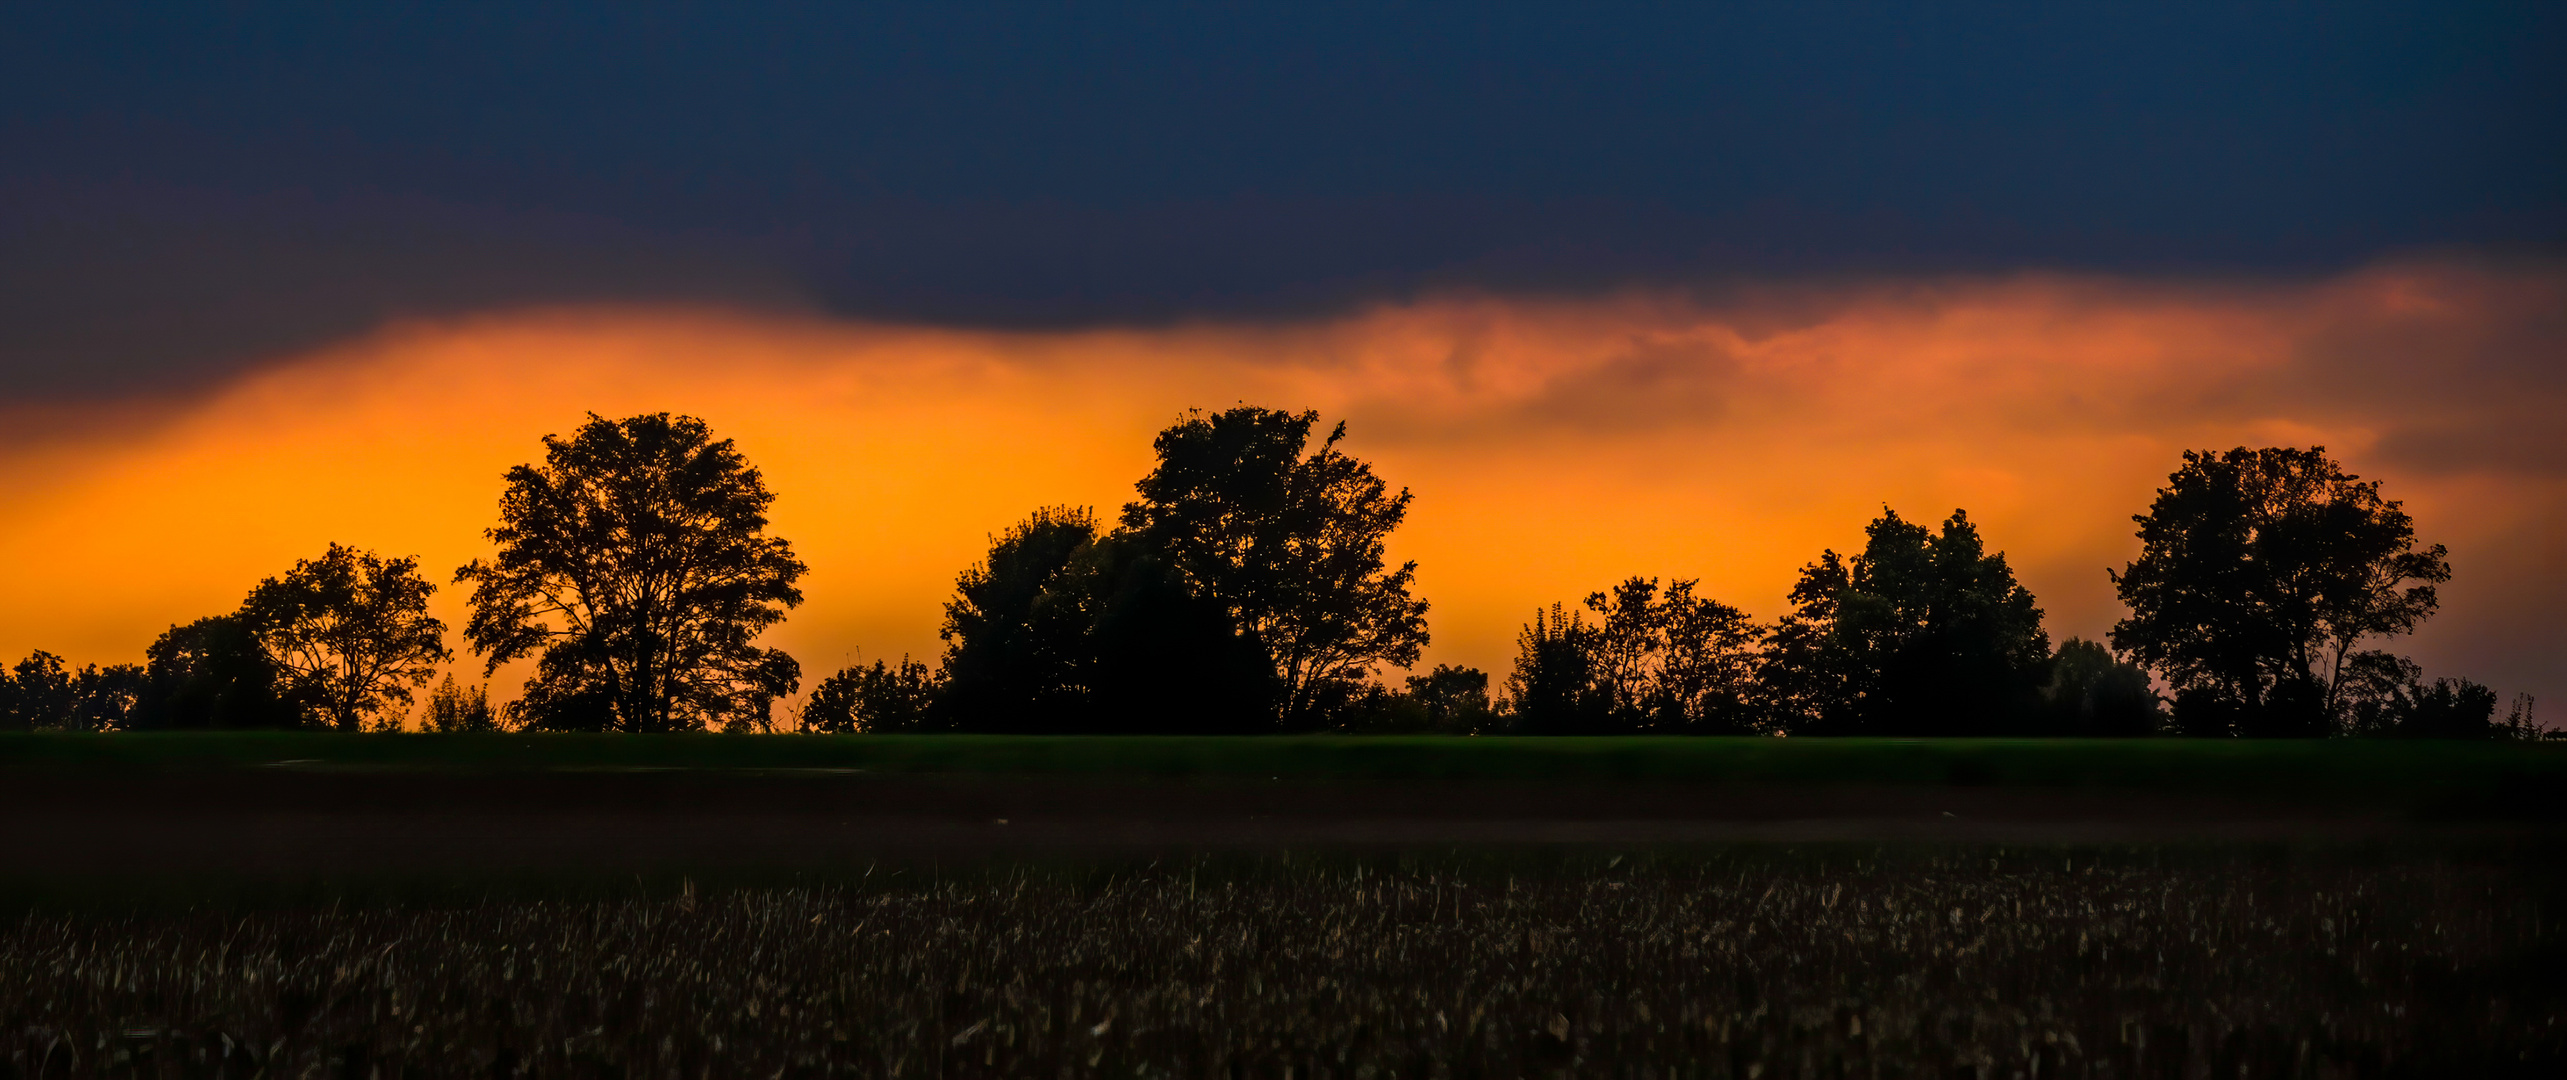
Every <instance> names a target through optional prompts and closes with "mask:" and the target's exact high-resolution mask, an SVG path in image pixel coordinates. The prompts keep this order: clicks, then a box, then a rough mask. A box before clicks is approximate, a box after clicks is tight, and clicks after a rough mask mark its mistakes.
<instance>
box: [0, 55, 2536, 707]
mask: <svg viewBox="0 0 2567 1080" xmlns="http://www.w3.org/2000/svg"><path fill="white" fill-rule="evenodd" d="M2560 55H2567V8H2562V7H2560V6H2558V5H2554V4H2449V5H2407V6H2395V7H2392V6H2376V5H2360V4H2343V5H2326V6H2322V7H2321V6H2312V5H2254V4H2248V5H2219V6H2192V5H2182V4H2161V5H2128V6H2106V5H1967V4H1934V5H1922V4H1920V5H1902V4H1862V5H1830V4H1789V5H1780V4H1777V5H1753V4H1742V5H1700V4H1685V5H1664V6H1661V5H1399V4H1366V5H1346V6H1324V5H1309V4H1297V5H1289V6H1270V5H1170V6H1154V5H1141V4H1118V5H1040V4H1013V5H986V6H983V5H969V4H939V5H926V6H900V5H868V6H861V7H860V6H854V5H831V6H788V5H772V6H760V7H756V8H743V7H737V6H733V7H711V6H704V7H697V6H681V5H577V4H570V5H552V6H547V7H544V8H542V9H540V10H529V9H525V8H515V7H501V6H474V7H423V8H418V9H411V10H404V11H389V10H382V9H377V8H370V7H359V8H347V7H336V8H322V7H294V6H267V5H246V6H227V7H222V8H211V7H208V8H161V7H121V6H116V5H95V6H80V7H77V8H73V7H60V8H50V9H46V8H37V7H34V6H18V7H12V8H10V9H8V10H7V11H6V12H5V13H0V146H7V147H10V148H11V150H10V152H8V153H6V154H0V565H5V566H9V567H12V569H11V570H10V571H8V572H7V573H6V574H5V575H0V654H6V655H8V656H12V657H14V656H18V655H23V654H24V653H25V652H26V651H27V650H29V649H33V648H45V649H49V650H52V651H55V652H57V653H61V654H63V655H65V656H68V657H70V658H72V659H73V660H74V661H76V662H115V661H119V660H132V659H134V658H136V657H138V656H139V654H140V651H141V649H142V646H143V645H144V644H146V643H148V642H149V640H150V639H151V638H152V637H153V636H154V635H156V634H157V633H158V632H159V631H160V630H162V629H164V628H165V627H167V626H168V625H169V624H170V623H173V622H180V621H186V620H189V619H192V618H195V617H198V616H201V615H204V614H210V613H213V612H215V611H219V610H223V609H226V608H228V607H230V606H231V605H233V604H235V603H237V601H238V599H239V596H240V595H241V594H242V593H244V592H245V591H246V590H247V588H248V587H249V586H250V585H251V584H253V583H255V581H256V580H257V579H258V578H259V577H261V576H265V575H269V574H274V573H278V572H281V571H282V570H283V569H285V568H286V567H288V566H290V565H291V563H292V561H293V559H295V558H298V557H308V556H310V555H313V554H317V553H318V552H319V550H320V549H321V548H322V547H324V546H326V544H328V543H329V542H332V541H340V542H347V543H353V544H358V545H361V546H366V547H371V548H376V549H378V550H382V551H385V552H387V553H394V554H417V555H420V556H422V558H423V559H424V560H425V561H426V563H427V564H428V565H429V567H430V568H431V570H432V571H434V572H435V573H436V574H437V576H439V577H440V578H442V577H443V575H444V574H445V573H447V572H450V571H451V568H452V567H453V566H455V565H458V564H460V563H461V562H463V561H465V560H467V559H469V558H471V557H473V556H474V555H476V554H479V553H481V552H482V551H484V550H486V544H485V542H484V541H483V540H482V539H481V537H480V530H481V529H483V528H486V527H488V525H489V524H490V523H491V522H492V519H493V518H494V516H495V506H496V499H497V495H498V490H499V479H498V478H499V474H500V472H501V471H502V470H504V469H505V468H506V467H507V466H509V465H512V464H516V463H519V462H523V461H528V460H533V459H534V458H535V457H537V456H538V455H539V454H540V451H541V447H540V443H539V439H540V437H541V436H543V435H545V434H547V433H566V432H568V431H569V430H571V429H572V428H573V427H575V426H576V424H577V423H578V422H579V420H580V418H581V417H582V416H583V415H584V414H585V413H586V412H589V411H597V412H600V413H604V414H607V415H620V414H629V413H631V412H636V411H643V410H652V411H656V410H663V409H665V410H671V411H677V412H684V413H690V414H694V415H699V416H702V417H704V418H706V419H707V420H709V421H711V422H712V423H713V425H714V427H715V429H716V431H717V433H720V434H724V435H729V436H732V437H735V438H737V439H738V440H739V442H740V445H741V447H742V449H743V450H744V451H746V452H747V453H748V455H749V456H750V458H751V459H752V461H753V462H755V463H756V464H758V465H760V466H761V467H762V468H763V469H765V471H766V473H767V474H768V477H769V479H770V482H771V483H772V485H773V486H774V488H775V490H776V491H777V492H778V501H777V504H776V511H775V521H776V531H777V532H778V533H779V534H781V535H784V536H785V537H787V538H788V539H790V540H792V541H793V542H794V544H795V545H796V547H797V549H798V550H800V551H802V552H803V553H804V555H805V557H806V558H807V560H808V561H809V562H810V563H811V565H812V568H813V573H812V576H811V578H810V579H809V580H808V582H807V583H806V585H807V587H806V593H807V594H808V596H809V597H810V601H809V603H807V604H806V605H805V606H804V607H803V608H802V609H800V610H798V611H797V612H796V613H795V615H794V617H793V619H792V620H791V621H789V622H788V623H787V624H785V625H784V626H783V627H781V628H779V629H778V630H777V631H776V632H775V639H776V640H777V642H778V643H779V644H782V645H784V646H785V647H787V648H788V649H791V650H793V651H795V652H796V653H797V655H800V656H802V657H803V658H804V662H805V666H806V669H807V670H811V671H813V672H815V674H816V673H818V672H824V671H826V670H829V669H832V668H834V667H835V666H837V664H839V663H840V662H843V660H844V659H852V658H854V657H856V656H858V655H862V656H866V657H878V656H888V655H893V654H897V653H901V652H910V653H915V654H922V655H924V654H930V653H932V652H934V651H935V649H936V648H937V641H936V638H935V633H934V631H935V625H936V622H937V618H938V615H939V605H940V604H941V602H942V600H943V599H944V597H945V596H946V595H947V594H948V593H949V592H950V589H951V586H952V581H953V576H954V574H955V573H956V572H958V571H959V570H960V569H962V568H963V566H965V565H967V564H968V563H969V562H970V561H971V560H972V559H973V558H974V557H976V556H977V555H978V554H979V553H980V552H981V551H982V550H985V547H986V543H987V538H988V535H989V534H990V533H993V532H996V531H998V530H1000V529H1002V528H1004V527H1005V526H1006V525H1008V524H1009V523H1011V522H1012V521H1014V520H1016V519H1018V518H1020V517H1021V516H1023V514H1024V513H1025V512H1026V511H1028V510H1031V509H1032V508H1034V507H1036V506H1040V505H1047V504H1056V503H1068V504H1077V505H1093V506H1097V507H1100V508H1109V509H1110V508H1111V507H1114V506H1116V505H1119V504H1120V503H1121V502H1122V501H1124V500H1125V499H1126V498H1128V497H1129V494H1130V485H1131V483H1132V481H1133V480H1134V479H1137V478H1138V477H1139V476H1140V475H1141V473H1142V472H1144V471H1146V470H1147V468H1148V466H1149V450H1148V440H1149V436H1150V435H1151V433H1153V432H1155V431H1156V430H1157V429H1158V428H1160V427H1162V426H1164V425H1165V424H1166V423H1168V422H1169V421H1170V420H1172V419H1174V418H1175V417H1176V416H1177V415H1178V414H1179V413H1180V412H1181V411H1182V410H1184V409H1187V408H1218V407H1223V406H1226V405H1229V404H1232V403H1234V402H1242V401H1244V402H1251V403H1255V404H1260V405H1267V406H1272V407H1283V408H1303V407H1309V408H1318V409H1321V410H1322V411H1323V412H1325V413H1327V414H1328V415H1329V416H1330V417H1331V418H1332V419H1334V418H1343V419H1346V420H1347V421H1348V422H1349V425H1350V438H1349V442H1348V446H1349V447H1350V449H1352V450H1353V451H1354V452H1356V453H1358V454H1359V455H1361V456H1364V457H1366V458H1368V459H1369V460H1372V461H1373V462H1375V464H1376V466H1377V468H1378V469H1379V470H1380V471H1381V472H1382V473H1383V475H1385V476H1386V477H1387V478H1388V479H1389V480H1390V481H1391V482H1392V483H1393V484H1395V485H1403V486H1407V487H1409V488H1411V489H1412V490H1414V491H1415V492H1416V493H1417V503H1416V507H1415V510H1414V512H1413V514H1412V517H1411V520H1410V523H1409V524H1408V526H1407V527H1406V528H1405V529H1404V530H1403V531H1402V532H1401V533H1400V534H1399V536H1398V537H1397V538H1396V539H1395V541H1394V544H1393V548H1394V553H1395V554H1396V555H1398V556H1400V557H1403V558H1415V559H1417V560H1418V561H1419V563H1420V569H1419V582H1420V585H1421V589H1422V591H1423V593H1424V595H1425V596H1426V597H1427V599H1428V600H1430V601H1431V602H1432V603H1433V604H1434V605H1435V607H1434V610H1433V612H1432V613H1431V614H1430V622H1431V624H1432V627H1433V630H1434V633H1435V639H1436V644H1435V645H1434V647H1433V648H1431V649H1430V650H1429V654H1428V660H1429V662H1439V661H1440V662H1459V663H1470V664H1475V665H1478V666H1481V667H1483V668H1487V669H1490V670H1492V671H1501V672H1502V670H1503V668H1504V666H1505V664H1506V662H1507V658H1508V656H1509V655H1510V654H1511V651H1512V646H1511V642H1512V638H1513V636H1514V634H1515V632H1516V628H1517V627H1518V626H1519V625H1520V624H1521V623H1522V622H1523V621H1524V619H1525V618H1526V617H1527V616H1528V615H1529V614H1530V612H1531V610H1532V609H1533V607H1535V606H1536V605H1541V604H1548V603H1550V602H1553V601H1570V602H1574V601H1575V600H1576V599H1577V598H1579V597H1580V596H1583V595H1584V594H1585V593H1586V592H1588V591H1591V590H1594V589H1600V588H1603V587H1605V586H1606V585H1608V584H1610V583H1611V582H1612V581H1614V580H1618V579H1619V578H1621V577H1624V576H1628V575H1630V574H1635V573H1637V574H1651V575H1659V576H1673V577H1692V578H1700V579H1702V580H1703V581H1704V584H1705V588H1706V589H1707V590H1708V591H1709V592H1711V593H1712V594H1713V595H1716V596H1720V597H1722V598H1724V599H1728V600H1729V601H1730V602H1732V603H1736V604H1739V605H1740V606H1742V607H1745V608H1746V609H1748V610H1749V611H1750V612H1751V613H1752V614H1755V615H1757V616H1759V617H1761V618H1766V619H1770V618H1772V617H1773V616H1774V615H1776V614H1778V613H1779V610H1780V606H1781V598H1782V595H1783V593H1784V591H1785V590H1786V589H1787V588H1788V585H1789V582H1790V579H1791V576H1792V574H1793V572H1794V571H1795V570H1796V568H1797V567H1799V566H1800V565H1801V564H1802V563H1805V562H1806V561H1808V560H1809V559H1810V558H1812V557H1814V556H1815V555H1816V554H1817V552H1818V551H1819V550H1820V549H1822V548H1825V547H1831V546H1832V547H1836V548H1839V549H1843V548H1846V547H1848V546H1851V545H1853V544H1856V543H1858V542H1859V539H1860V530H1861V527H1862V524H1863V523H1864V521H1866V520H1868V519H1869V518H1870V517H1871V516H1872V515H1874V514H1877V513H1878V512H1879V511H1880V509H1881V508H1882V507H1883V506H1884V505H1888V506H1890V507H1893V508H1895V509H1897V510H1899V512H1901V513H1902V514H1904V515H1906V516H1909V517H1911V518H1927V519H1937V518H1940V517H1941V516H1943V515H1945V514H1948V513H1949V512H1951V511H1952V510H1953V509H1954V508H1956V507H1958V508H1966V509H1968V510H1969V512H1970V514H1971V516H1972V518H1973V519H1974V520H1977V521H1979V522H1980V523H1981V525H1982V528H1983V530H1984V531H1985V533H1986V535H1987V538H1988V540H1989V542H1990V543H1991V544H1992V545H1993V546H1994V547H1997V548H2000V549H2003V550H2005V551H2006V552H2007V554H2008V557H2009V559H2010V561H2011V562H2012V563H2013V564H2014V565H2015V566H2016V567H2017V568H2018V570H2019V572H2021V574H2022V575H2023V577H2024V580H2025V581H2026V583H2027V584H2028V585H2029V586H2030V587H2031V588H2032V589H2033V590H2034V592H2035V593H2036V594H2037V595H2039V596H2040V598H2041V600H2042V602H2043V606H2044V607H2045V609H2046V610H2047V611H2048V613H2049V620H2050V626H2051V630H2052V633H2053V635H2054V636H2057V637H2065V636H2068V635H2069V634H2077V635H2081V636H2087V637H2093V636H2096V635H2098V634H2100V633H2102V632H2103V630H2104V629H2105V628H2107V627H2109V625H2110V624H2111V622H2112V620H2113V619H2115V618H2117V617H2118V615H2119V610H2118V607H2117V604H2116V603H2115V601H2114V600H2113V598H2112V594H2111V589H2110V583H2109V581H2108V580H2107V579H2106V578H2105V576H2104V568H2106V567H2108V566H2118V565H2120V564H2121V563H2123V562H2125V561H2127V560H2128V559H2129V558H2131V557H2132V556H2133V555H2134V554H2135V553H2136V541H2135V540H2133V539H2132V538H2131V535H2130V534H2131V530H2132V528H2133V526H2132V524H2131V522H2130V515H2132V514H2134V513H2138V512H2140V511H2141V510H2143V509H2145V507H2146V505H2147V501H2148V499H2149V497H2150V494H2151V492H2153V490H2154V489H2155V488H2156V487H2157V486H2158V485H2161V484H2162V483H2164V481H2165V477H2166V474H2167V472H2169V471H2171V470H2172V469H2173V468H2174V467H2175V465H2176V464H2177V458H2178V455H2179V454H2180V452H2181V451H2182V450H2184V449H2187V448H2211V447H2219V448H2224V447H2228V446H2235V445H2313V444H2323V445H2325V446H2327V447H2328V448H2329V450H2330V451H2331V452H2334V453H2335V454H2337V456H2339V457H2340V458H2341V459H2343V460H2344V461H2345V462H2346V463H2347V465H2348V467H2350V468H2352V469H2353V470H2354V471H2356V472H2358V473H2361V474H2363V475H2365V476H2370V477H2377V478H2380V479H2382V480H2384V481H2385V482H2386V483H2387V485H2388V486H2387V489H2386V491H2387V494H2389V495H2390V496H2391V497H2393V498H2401V499H2404V500H2405V501H2406V502H2407V505H2408V507H2409V509H2410V510H2412V511H2413V512H2414V513H2415V514H2416V516H2417V520H2418V524H2419V531H2420V534H2421V535H2422V536H2423V538H2424V539H2426V540H2427V541H2429V542H2440V543H2444V544H2446V545H2448V546H2449V547H2450V548H2451V558H2452V563H2453V566H2454V568H2455V571H2456V577H2455V579H2454V581H2453V582H2452V584H2451V585H2450V586H2449V587H2448V588H2447V589H2446V590H2445V596H2446V602H2445V605H2444V612H2443V614H2442V615H2441V616H2439V617H2437V619H2436V620H2435V621H2434V622H2433V623H2431V624H2429V626H2428V628H2427V629H2426V631H2425V632H2424V633H2423V634H2421V635H2419V636H2418V637H2416V638H2415V639H2413V640H2411V641H2405V642H2401V643H2398V647H2399V648H2401V649H2403V650H2406V651H2411V652H2413V653H2414V654H2415V655H2417V656H2418V658H2419V659H2421V660H2423V661H2424V662H2425V663H2426V666H2427V669H2428V671H2429V673H2433V674H2463V675H2468V676H2470V677H2473V678H2477V679H2479V680H2481V681H2484V682H2488V683H2490V684H2492V685H2495V686H2496V687H2497V688H2498V689H2499V691H2501V692H2504V693H2506V694H2511V693H2514V692H2518V691H2520V692H2533V693H2537V694H2541V695H2543V696H2544V697H2546V698H2548V699H2549V700H2552V701H2567V629H2562V628H2561V627H2562V624H2563V622H2567V621H2562V620H2560V619H2558V618H2556V616H2555V614H2554V613H2555V612H2557V611H2559V610H2561V609H2562V608H2567V558H2562V556H2567V540H2562V539H2561V537H2562V535H2567V529H2562V526H2567V481H2563V480H2562V473H2567V441H2562V438H2561V436H2559V435H2558V434H2556V433H2554V432H2553V430H2552V429H2553V428H2555V427H2557V426H2558V425H2556V423H2555V421H2554V420H2553V419H2552V418H2554V417H2555V416H2557V415H2558V414H2559V412H2560V406H2561V405H2562V404H2567V370H2562V366H2567V65H2560V64H2557V63H2555V58H2556V57H2557V56H2560ZM458 601H459V597H457V596H456V595H454V590H451V589H449V590H447V591H446V592H445V593H441V594H440V596H439V598H438V603H439V605H440V608H441V613H442V614H444V615H445V616H446V617H447V618H448V620H449V621H450V622H459V621H460V610H459V605H458ZM496 689H498V690H500V691H501V693H502V694H503V696H504V695H506V693H507V690H508V688H507V687H506V686H504V685H503V686H500V687H497V688H496Z"/></svg>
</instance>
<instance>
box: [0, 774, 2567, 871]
mask: <svg viewBox="0 0 2567 1080" xmlns="http://www.w3.org/2000/svg"><path fill="white" fill-rule="evenodd" d="M2553 828H2554V827H2552V826H2535V825H2530V824H2525V823H2518V822H2502V821H2494V822H2490V821H2483V820H2481V821H2433V820H2421V819H2418V818H2416V817H2414V816H2412V815H2408V814H2403V813H2398V812H2391V811H2385V810H2378V809H2370V808H2363V807H2345V806H2328V807H2311V806H2307V805H2293V804H2289V803H2284V802H2275V801H2263V800H2258V799H2256V798H2254V797H2252V795H2251V794H2240V795H2237V796H2229V797H2203V796H2188V795H2173V794H2165V793H2130V792H2113V791H2070V790H2055V789H2024V788H1996V787H1823V786H1771V787H1747V786H1737V785H1703V786H1683V785H1632V784H1626V785H1613V786H1605V785H1586V784H1558V783H1554V784H1521V783H1496V782H1464V781H1429V780H1420V781H1413V782H1366V783H1312V782H1287V781H1281V780H1269V781H1245V782H1242V781H1238V780H1236V779H1225V780H1221V781H1217V782H1214V781H1201V782H1184V781H1164V780H1162V781H1137V780H1129V779H1121V780H1118V779H1114V778H1076V779H1063V778H1059V777H1039V778H1037V777H1008V776H990V775H971V776H915V775H904V776H886V775H873V774H867V773H862V772H829V771H755V772H752V771H714V770H659V771H580V772H565V771H554V772H543V773H534V772H525V773H492V774H479V775H456V774H432V773H417V772H400V771H376V772H367V771H349V770H338V769H328V768H315V767H310V766H300V765H293V764H287V765H282V766H278V767H270V768H262V769H249V770H228V771H193V772H175V773H152V772H144V771H124V770H117V771H105V772H79V771H73V772H60V771H57V772H15V773H8V774H0V874H7V875H12V876H27V875H33V876H54V875H65V874H67V875H75V876H80V875H89V874H109V875H116V874H124V873H160V872H181V873H185V872H202V871H212V872H235V873H254V874H255V873H266V872H285V873H299V872H324V873H327V872H339V871H355V872H364V871H395V872H414V871H415V872H429V873H436V872H441V871H445V870H462V869H471V870H481V871H487V870H582V871H616V870H645V869H652V868H668V867H681V866H687V867H692V866H740V867H752V866H780V867H794V866H814V867H818V866H828V865H832V864H838V863H843V862H845V861H847V860H855V859H863V858H871V857H911V856H930V855H934V856H941V855H954V856H960V857H970V856H1002V855H1015V854H1061V855H1077V854H1148V853H1156V852H1160V851H1166V852H1170V853H1181V852H1190V851H1191V852H1200V851H1220V850H1253V849H1260V848H1273V847H1308V846H1330V847H1413V846H1442V845H1489V844H1534V845H1542V844H1619V845H1649V844H1684V843H1718V842H1733V841H1793V842H1819V841H1960V842H1996V843H2014V842H2022V843H2110V842H2182V841H2223V840H2226V841H2259V842H2269V841H2290V840H2302V839H2305V840H2329V841H2345V840H2361V839H2365V838H2381V839H2413V838H2419V837H2424V838H2430V837H2432V836H2435V835H2439V834H2453V835H2468V836H2483V835H2488V834H2491V833H2507V832H2514V833H2519V832H2532V831H2539V830H2542V829H2553Z"/></svg>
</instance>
